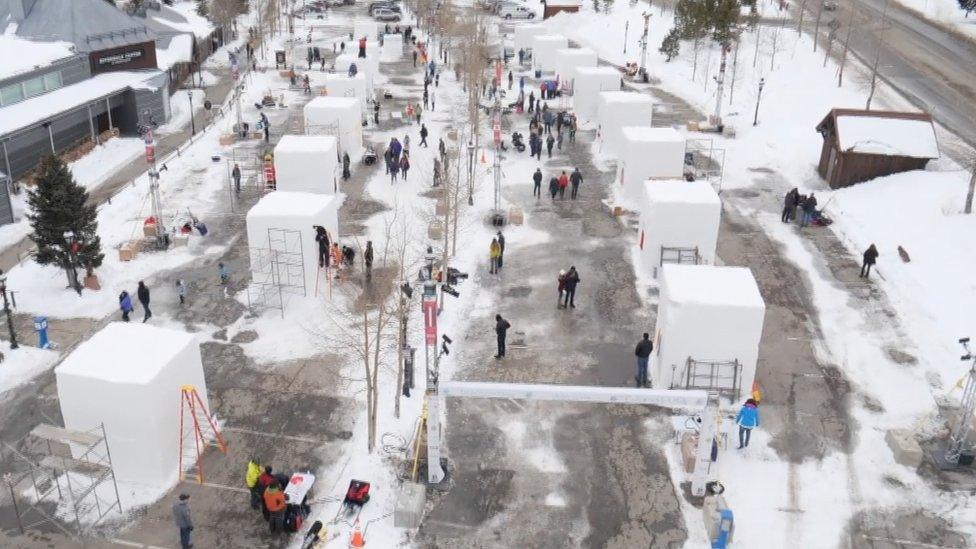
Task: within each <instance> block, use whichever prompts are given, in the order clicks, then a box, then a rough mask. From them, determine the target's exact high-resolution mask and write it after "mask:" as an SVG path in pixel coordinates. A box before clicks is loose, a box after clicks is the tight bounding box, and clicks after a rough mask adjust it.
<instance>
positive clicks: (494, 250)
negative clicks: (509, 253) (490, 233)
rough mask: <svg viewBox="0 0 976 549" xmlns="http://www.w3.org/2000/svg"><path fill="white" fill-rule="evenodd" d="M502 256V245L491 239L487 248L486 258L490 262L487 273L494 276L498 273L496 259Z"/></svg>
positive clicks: (495, 239)
mask: <svg viewBox="0 0 976 549" xmlns="http://www.w3.org/2000/svg"><path fill="white" fill-rule="evenodd" d="M501 256H502V245H501V244H499V243H498V239H497V238H492V239H491V246H489V247H488V258H489V259H490V260H491V265H490V266H489V268H488V272H489V273H491V274H496V273H497V272H498V259H499V258H500V257H501Z"/></svg>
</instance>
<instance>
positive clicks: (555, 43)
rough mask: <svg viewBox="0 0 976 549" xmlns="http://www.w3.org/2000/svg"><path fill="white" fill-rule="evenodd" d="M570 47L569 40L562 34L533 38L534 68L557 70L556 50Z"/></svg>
mask: <svg viewBox="0 0 976 549" xmlns="http://www.w3.org/2000/svg"><path fill="white" fill-rule="evenodd" d="M568 47H569V39H568V38H566V37H565V36H563V35H561V34H541V35H537V36H535V37H533V38H532V68H534V69H537V70H543V71H554V70H556V50H561V49H563V48H568Z"/></svg>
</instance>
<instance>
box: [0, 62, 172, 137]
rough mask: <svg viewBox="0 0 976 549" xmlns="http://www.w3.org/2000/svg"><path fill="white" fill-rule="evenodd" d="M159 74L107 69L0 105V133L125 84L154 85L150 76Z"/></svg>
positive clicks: (24, 125) (3, 133) (106, 93)
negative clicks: (40, 93)
mask: <svg viewBox="0 0 976 549" xmlns="http://www.w3.org/2000/svg"><path fill="white" fill-rule="evenodd" d="M161 74H162V73H160V72H159V71H118V72H107V73H104V74H99V75H96V76H94V77H92V78H89V79H88V80H84V81H82V82H79V83H77V84H72V85H70V86H65V87H63V88H59V89H57V90H54V91H52V92H50V93H45V94H44V95H38V96H37V97H32V98H30V99H27V100H24V101H21V102H20V103H15V104H13V105H10V106H9V107H4V108H3V111H2V112H3V116H0V136H2V135H6V134H8V133H11V132H14V131H17V130H20V129H22V128H25V127H28V126H30V125H32V124H35V123H37V122H39V121H43V120H47V119H49V118H53V117H56V116H58V115H59V114H63V113H65V112H68V111H71V110H73V109H75V108H76V107H77V106H78V105H84V104H85V103H87V102H90V101H94V100H96V99H100V98H102V97H105V96H107V95H111V94H113V93H115V92H119V91H122V90H125V89H126V88H132V89H156V86H154V85H152V84H151V83H150V80H152V79H154V78H156V77H158V76H160V75H161Z"/></svg>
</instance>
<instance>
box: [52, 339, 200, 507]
mask: <svg viewBox="0 0 976 549" xmlns="http://www.w3.org/2000/svg"><path fill="white" fill-rule="evenodd" d="M54 374H55V377H56V379H57V386H58V400H59V401H60V403H61V415H62V416H63V417H64V426H65V428H67V429H73V430H79V431H87V430H89V429H94V428H96V427H98V426H99V424H102V423H104V424H105V434H106V437H107V441H108V446H109V451H110V452H111V453H112V464H113V466H114V469H115V476H116V478H117V479H118V480H119V481H120V482H127V483H137V484H139V485H140V486H145V487H149V488H151V489H157V490H165V489H166V488H168V487H169V486H172V485H173V484H175V483H176V481H177V479H178V478H179V477H178V473H179V471H178V468H179V453H180V450H179V437H180V388H181V387H182V386H183V385H193V386H194V387H196V389H197V392H198V393H199V395H200V398H201V399H202V400H203V402H204V404H206V405H207V408H208V409H209V408H210V405H209V403H208V400H207V382H206V380H205V379H204V375H203V365H202V362H201V360H200V345H199V343H198V342H197V340H196V337H195V336H194V335H193V334H190V333H186V332H182V331H176V330H170V329H168V328H159V327H156V326H152V325H149V324H142V323H136V322H132V323H129V322H112V323H110V324H109V325H107V326H105V327H104V328H102V329H101V330H100V331H99V332H98V333H96V334H95V335H94V336H92V338H91V339H89V340H88V341H85V342H83V343H82V344H81V345H79V346H78V348H77V349H75V350H74V351H72V353H71V354H70V355H68V357H67V358H66V359H65V360H64V362H62V363H61V364H60V365H59V366H58V367H57V368H55V369H54ZM186 442H187V443H190V444H192V442H193V438H192V436H191V437H188V439H187V441H186Z"/></svg>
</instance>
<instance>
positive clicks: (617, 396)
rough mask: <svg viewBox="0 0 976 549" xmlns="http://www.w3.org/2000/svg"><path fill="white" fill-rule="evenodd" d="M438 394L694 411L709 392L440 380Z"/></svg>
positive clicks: (706, 400) (700, 405) (702, 407)
mask: <svg viewBox="0 0 976 549" xmlns="http://www.w3.org/2000/svg"><path fill="white" fill-rule="evenodd" d="M437 392H438V393H440V395H441V396H445V397H467V398H511V399H522V400H561V401H569V402H603V403H608V404H653V405H655V406H664V407H667V408H694V409H696V410H702V409H704V408H705V406H706V405H707V404H708V393H707V392H706V391H702V390H677V389H638V388H635V387H591V386H585V385H543V384H536V383H489V382H480V381H441V382H440V383H438V387H437Z"/></svg>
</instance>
